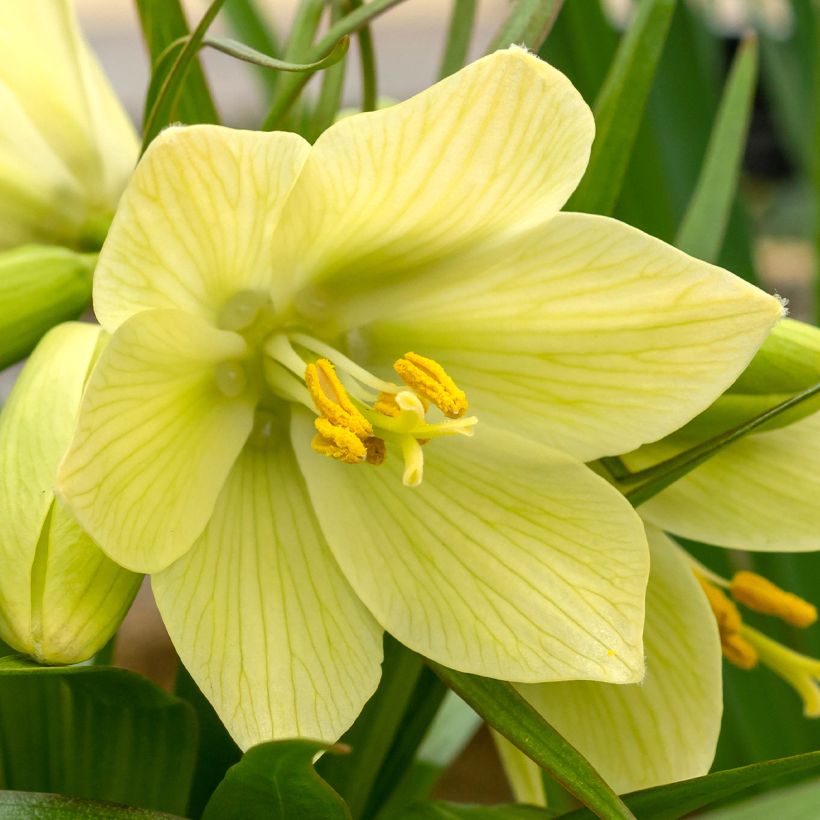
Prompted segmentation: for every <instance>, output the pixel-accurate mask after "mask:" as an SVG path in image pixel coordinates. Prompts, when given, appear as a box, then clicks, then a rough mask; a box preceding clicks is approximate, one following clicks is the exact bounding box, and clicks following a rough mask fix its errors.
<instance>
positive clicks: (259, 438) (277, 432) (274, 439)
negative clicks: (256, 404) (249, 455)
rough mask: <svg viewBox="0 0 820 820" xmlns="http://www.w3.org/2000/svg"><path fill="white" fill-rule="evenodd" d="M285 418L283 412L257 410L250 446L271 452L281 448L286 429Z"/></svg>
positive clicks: (249, 438)
mask: <svg viewBox="0 0 820 820" xmlns="http://www.w3.org/2000/svg"><path fill="white" fill-rule="evenodd" d="M285 418H286V417H285V416H284V415H283V413H281V412H277V411H275V410H268V409H265V408H261V407H260V408H257V410H256V413H255V414H254V418H253V430H251V434H250V436H249V437H248V445H249V446H251V447H255V448H257V449H260V450H271V449H273V448H274V447H277V446H279V444H280V442H281V440H282V431H283V430H284V429H286V428H285V423H286V421H285Z"/></svg>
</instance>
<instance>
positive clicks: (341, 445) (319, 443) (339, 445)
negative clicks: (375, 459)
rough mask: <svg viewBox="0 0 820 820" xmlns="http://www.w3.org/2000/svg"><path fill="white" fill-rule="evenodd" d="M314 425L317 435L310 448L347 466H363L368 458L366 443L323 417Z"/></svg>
mask: <svg viewBox="0 0 820 820" xmlns="http://www.w3.org/2000/svg"><path fill="white" fill-rule="evenodd" d="M313 425H314V427H315V428H316V435H315V436H314V437H313V441H311V443H310V446H311V448H312V449H313V450H314V451H315V452H317V453H321V454H322V455H324V456H328V457H329V458H335V459H336V460H337V461H342V462H344V463H345V464H361V463H362V462H363V461H364V460H365V459H366V458H367V447H366V446H365V444H364V442H363V441H362V440H361V439H360V438H359V437H358V436H357V435H356V434H355V433H352V432H351V431H350V430H348V429H347V428H346V427H339V426H338V425H336V424H333V422H331V421H329V420H328V419H326V418H322V417H321V416H320V417H319V418H317V419H315V420H314V422H313Z"/></svg>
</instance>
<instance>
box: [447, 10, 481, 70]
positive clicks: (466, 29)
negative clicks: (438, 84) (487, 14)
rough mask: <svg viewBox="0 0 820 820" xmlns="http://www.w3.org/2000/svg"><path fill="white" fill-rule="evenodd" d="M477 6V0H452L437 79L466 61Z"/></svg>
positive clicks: (457, 68)
mask: <svg viewBox="0 0 820 820" xmlns="http://www.w3.org/2000/svg"><path fill="white" fill-rule="evenodd" d="M477 7H478V2H477V0H453V9H452V11H451V12H450V24H449V26H448V28H447V39H446V40H445V45H444V53H443V54H442V57H441V69H440V70H439V79H441V80H443V79H444V78H445V77H449V76H450V75H451V74H455V72H456V71H458V70H459V69H460V68H461V67H462V66H463V65H464V64H465V63H466V62H467V54H468V52H469V50H470V40H471V38H472V36H473V26H474V25H475V14H476V9H477Z"/></svg>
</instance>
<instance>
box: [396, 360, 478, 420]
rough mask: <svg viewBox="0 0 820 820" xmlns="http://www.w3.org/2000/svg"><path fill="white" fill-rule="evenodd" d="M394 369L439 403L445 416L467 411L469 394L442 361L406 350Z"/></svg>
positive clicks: (438, 405) (407, 381)
mask: <svg viewBox="0 0 820 820" xmlns="http://www.w3.org/2000/svg"><path fill="white" fill-rule="evenodd" d="M393 369H394V370H395V371H396V373H398V374H399V376H401V378H402V380H403V381H404V383H405V384H406V385H407V386H408V387H411V388H412V389H413V390H415V391H416V393H418V395H419V396H423V397H424V398H425V399H428V400H429V401H430V402H431V403H432V404H435V406H436V407H438V409H439V410H441V412H442V413H444V415H445V416H448V417H449V418H451V419H459V418H461V417H462V416H463V415H464V414H465V413H466V412H467V396H466V395H465V394H464V392H463V391H462V390H459V388H458V387H457V386H456V383H455V382H454V381H453V380H452V379H451V378H450V377H449V376H448V375H447V373H446V371H445V370H444V368H443V367H442V366H441V365H440V364H439V363H438V362H435V361H433V360H432V359H427V358H425V357H424V356H419V355H418V354H417V353H405V354H404V356H403V357H402V358H401V359H399V360H398V361H397V362H396V363H395V364H394V365H393Z"/></svg>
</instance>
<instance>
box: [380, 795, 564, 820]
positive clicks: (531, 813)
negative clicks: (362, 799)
mask: <svg viewBox="0 0 820 820" xmlns="http://www.w3.org/2000/svg"><path fill="white" fill-rule="evenodd" d="M557 816H558V815H556V814H555V812H553V811H550V810H549V809H541V808H538V807H537V806H521V805H516V804H513V803H510V804H505V805H501V806H473V805H469V804H467V803H445V802H444V801H440V800H435V801H432V802H430V803H414V804H413V805H412V806H408V807H407V808H406V809H403V810H402V811H400V812H397V813H395V814H391V815H387V817H385V818H384V820H461V818H464V820H553V818H555V817H557Z"/></svg>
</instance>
